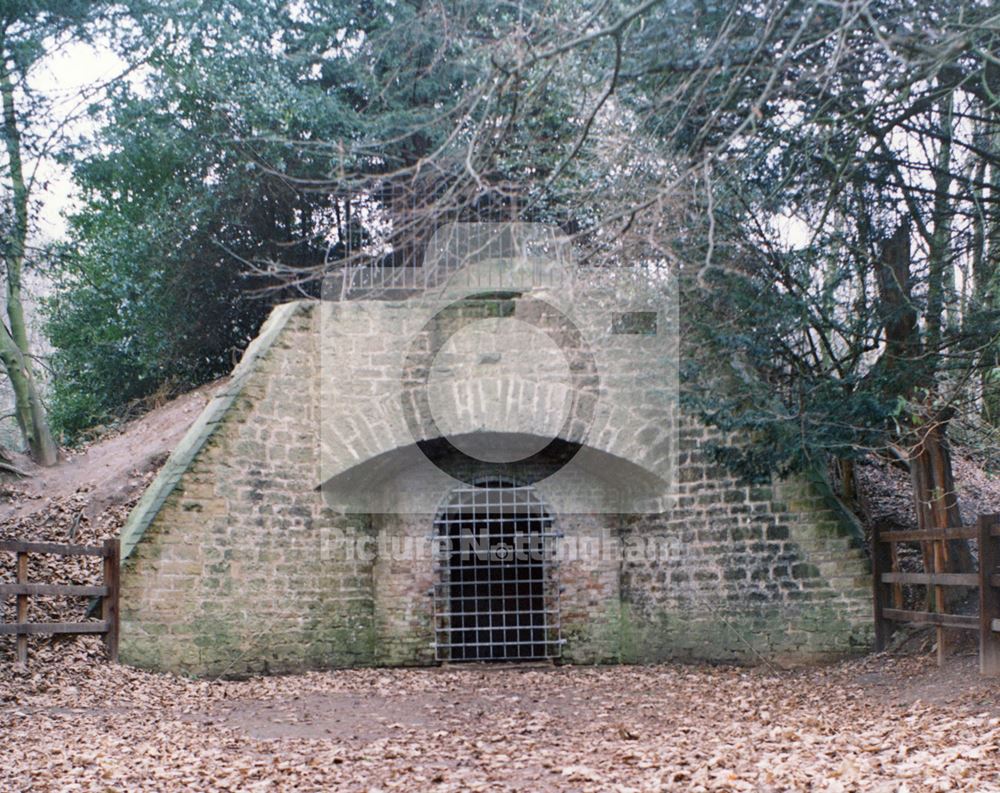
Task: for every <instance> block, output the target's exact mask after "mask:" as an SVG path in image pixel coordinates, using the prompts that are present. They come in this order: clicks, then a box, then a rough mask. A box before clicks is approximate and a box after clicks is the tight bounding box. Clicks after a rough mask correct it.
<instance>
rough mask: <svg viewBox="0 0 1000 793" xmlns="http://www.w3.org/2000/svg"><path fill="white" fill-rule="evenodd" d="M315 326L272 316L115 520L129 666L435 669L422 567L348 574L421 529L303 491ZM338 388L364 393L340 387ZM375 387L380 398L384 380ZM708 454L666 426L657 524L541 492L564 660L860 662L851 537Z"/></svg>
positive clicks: (416, 537) (833, 515) (858, 567)
mask: <svg viewBox="0 0 1000 793" xmlns="http://www.w3.org/2000/svg"><path fill="white" fill-rule="evenodd" d="M352 311H353V309H352ZM381 311H382V310H378V311H374V310H373V311H367V312H362V313H363V314H366V317H367V318H366V322H365V324H364V325H363V331H364V333H365V334H368V335H369V336H371V337H373V338H378V337H380V336H381V337H385V336H388V335H390V334H391V332H393V331H394V330H395V328H396V327H397V326H398V323H399V321H400V320H399V319H398V317H400V316H401V314H400V312H403V313H404V314H405V310H404V309H403V307H402V306H398V305H397V306H395V307H394V308H393V309H391V310H389V309H385V312H386V316H393V317H394V319H393V322H394V323H395V324H393V326H392V328H391V329H385V328H382V329H381V330H380V329H379V327H377V324H378V323H377V322H375V316H376V315H379V314H380V312H381ZM369 315H370V316H369ZM368 320H370V321H371V323H370V324H369V322H368ZM323 326H324V325H323V322H321V321H320V308H319V307H318V306H315V305H313V304H308V303H298V304H293V305H291V306H285V307H281V308H279V309H277V310H276V312H275V315H274V318H273V319H272V320H271V321H270V322H269V324H268V326H266V328H265V331H264V333H263V335H262V340H261V342H260V343H258V344H257V345H256V346H255V347H253V348H252V349H251V350H248V352H247V355H246V356H245V358H244V361H243V362H242V363H241V365H240V367H239V368H238V369H237V371H236V372H235V373H234V377H233V381H232V383H230V385H229V386H227V387H226V388H225V389H224V390H223V393H222V395H221V397H220V398H219V400H217V401H216V402H215V403H213V405H210V407H209V408H208V409H207V410H206V413H205V415H204V416H203V417H202V418H201V419H199V422H198V423H197V424H196V426H195V427H194V428H193V429H192V431H191V433H190V434H189V436H188V437H187V438H185V441H184V442H183V443H182V444H181V446H180V447H179V448H178V449H177V450H176V451H175V453H174V455H172V457H171V460H170V461H169V462H168V463H167V465H166V466H165V467H164V470H163V471H162V472H161V474H160V476H159V477H158V478H157V480H156V482H155V483H154V485H153V486H152V487H151V488H150V491H149V492H148V493H147V494H146V496H144V498H143V500H142V502H141V503H140V506H139V507H138V508H137V510H136V512H135V513H134V514H133V516H132V518H130V521H129V524H128V526H127V527H126V530H125V532H124V533H123V547H124V548H125V550H126V552H127V553H128V555H127V558H126V561H125V563H124V565H123V590H122V607H123V608H122V620H123V624H122V647H121V655H122V658H123V660H125V661H126V662H129V663H133V664H136V665H140V666H147V667H152V668H158V669H169V670H173V671H178V672H183V673H191V674H212V675H217V674H229V675H238V674H246V673H252V672H259V671H271V672H281V671H291V670H298V669H306V668H329V667H336V666H345V665H368V664H420V663H428V662H430V661H432V660H433V651H432V648H431V643H432V641H433V621H432V600H431V597H430V594H429V589H430V587H431V585H432V584H433V581H434V573H433V570H432V562H431V560H430V557H429V555H426V554H425V556H424V557H423V560H420V557H419V555H418V558H417V560H415V561H411V560H407V559H393V558H390V557H388V556H386V555H382V556H378V555H377V554H374V553H368V554H365V553H358V551H359V550H362V549H364V550H368V551H373V550H374V549H376V548H377V547H378V545H379V544H380V543H381V545H382V546H383V547H387V546H386V543H387V542H389V543H390V545H389V546H388V547H391V539H392V538H395V540H396V542H397V543H399V542H404V541H410V542H412V543H414V544H415V545H417V546H419V545H420V544H421V543H424V542H426V538H427V536H428V535H430V534H431V533H432V525H431V522H432V520H433V514H432V513H428V514H409V515H405V516H397V517H392V516H388V515H384V514H376V515H371V516H367V515H362V516H352V517H346V516H344V515H341V514H338V513H336V512H334V511H333V510H332V509H331V508H330V507H329V506H327V502H326V501H325V500H324V497H323V495H321V493H320V492H319V491H317V490H316V485H317V483H319V482H321V481H323V479H324V476H323V466H322V465H321V462H320V459H319V456H320V455H319V444H320V438H319V437H318V431H317V426H318V423H319V417H318V414H319V412H320V411H321V410H322V409H323V408H325V409H327V410H331V409H336V405H335V404H333V405H331V404H330V403H329V402H327V403H325V404H324V401H323V394H322V393H321V388H320V377H321V373H322V370H323V367H322V364H321V355H320V353H319V350H318V345H319V341H318V339H319V335H320V332H321V330H322V328H323ZM366 345H367V342H366V344H364V345H361V346H360V347H359V348H358V352H359V353H363V356H362V358H361V359H360V360H362V361H363V363H364V364H365V366H367V367H369V368H370V367H371V366H372V365H374V363H375V361H376V360H381V359H379V358H378V356H379V355H383V356H388V352H386V351H381V352H380V350H382V348H377V349H375V348H373V347H371V346H366ZM373 350H374V351H373ZM364 356H367V357H364ZM613 359H614V356H610V358H609V359H607V360H613ZM383 363H384V366H383V368H384V367H385V366H389V363H388V358H387V357H386V360H385V362H383ZM626 363H627V360H626ZM359 365H360V364H359ZM612 365H613V364H611V363H608V362H607V361H606V362H605V363H604V364H603V366H604V368H605V370H607V369H608V368H609V367H610V366H612ZM629 366H631V364H629ZM328 371H329V370H328ZM605 374H606V375H609V376H608V377H606V378H605V379H606V382H609V383H613V382H616V379H617V380H618V381H621V382H623V383H626V382H627V380H628V377H627V374H628V372H626V371H622V372H605ZM342 377H344V379H345V387H346V386H348V385H349V386H350V388H351V389H353V390H354V391H356V392H358V393H361V392H362V391H363V390H364V389H363V387H362V386H363V383H358V382H354V380H355V379H356V378H354V376H352V375H351V374H350V372H343V373H342ZM358 377H360V375H358ZM378 377H379V378H382V379H387V380H391V378H388V376H387V375H386V372H385V371H382V369H380V370H379V372H378ZM619 401H620V402H623V404H622V405H621V411H620V415H621V416H627V410H628V405H627V404H624V402H625V400H619ZM348 404H349V405H350V406H351V407H352V409H353V408H356V407H357V405H356V404H354V403H353V401H350V400H349V401H348ZM348 412H349V411H348ZM352 415H356V414H352ZM623 421H626V424H625V425H624V426H621V427H615V428H613V429H614V433H613V435H608V436H607V438H606V441H605V446H606V448H607V449H609V450H614V449H618V450H624V449H627V448H631V447H632V446H635V445H636V444H640V445H641V443H642V439H641V438H640V437H639V434H640V433H641V432H642V430H643V428H644V427H645V426H646V423H647V419H646V417H645V416H643V415H640V414H637V415H636V417H635V421H636V422H637V423H635V424H633V425H628V424H627V420H626V419H623ZM608 431H609V432H610V431H611V425H610V424H608ZM712 437H713V436H712V434H711V432H710V431H708V430H706V429H705V428H704V427H700V426H697V425H696V424H694V423H693V422H691V421H685V422H684V424H683V427H682V429H681V430H680V432H679V435H678V441H679V444H678V446H677V447H674V448H677V452H676V455H677V456H676V460H674V461H671V463H670V465H669V466H668V467H673V466H674V465H675V464H676V468H675V470H676V471H677V474H678V493H677V500H676V504H675V506H674V507H673V508H672V509H671V510H670V511H668V512H666V513H664V514H659V515H648V516H643V517H632V518H628V517H619V516H617V515H613V514H612V515H595V514H589V515H585V516H580V515H578V514H574V510H573V509H572V506H573V503H574V495H573V494H574V493H577V494H579V495H580V496H581V497H582V496H583V495H584V494H593V493H594V492H598V491H600V489H601V488H602V487H606V486H607V485H606V483H602V482H600V481H598V479H597V478H596V477H597V476H599V474H600V470H601V467H602V465H601V460H602V458H600V457H598V458H597V464H596V465H595V466H594V467H593V469H592V470H591V469H587V470H583V469H581V470H578V471H576V472H575V474H574V476H575V477H576V478H575V479H574V478H572V477H569V478H566V479H565V480H564V481H562V482H560V483H557V485H558V488H557V490H553V491H552V492H547V491H546V487H547V486H548V485H547V483H545V482H540V483H539V485H538V490H539V496H540V497H541V498H542V500H543V501H545V503H547V504H549V505H552V507H553V516H554V518H555V525H556V527H557V528H558V529H560V530H561V531H562V532H563V533H564V534H565V538H564V540H561V541H560V542H561V543H562V544H563V548H569V549H570V550H571V551H573V553H572V554H571V556H570V557H569V558H567V559H566V560H565V562H564V563H563V565H562V566H561V569H560V570H559V573H558V575H559V577H560V583H561V585H562V587H563V594H562V599H561V600H562V625H563V635H564V636H565V638H566V640H567V643H566V646H565V650H564V655H565V657H566V659H567V660H570V661H573V662H577V663H595V662H609V661H638V662H651V661H658V660H663V659H668V658H708V659H713V660H737V661H746V662H758V661H760V660H761V659H764V658H766V659H777V660H779V661H788V662H799V661H811V660H816V659H820V658H824V657H827V656H834V655H842V654H844V653H847V652H852V651H855V650H860V649H862V648H864V647H866V646H867V645H868V642H869V638H870V637H869V632H870V627H869V626H870V595H869V582H868V577H867V566H866V561H865V558H864V554H863V552H862V551H861V549H860V546H859V543H858V540H857V537H856V535H855V534H853V533H852V527H851V525H850V521H849V520H847V518H846V516H845V515H843V514H841V513H839V512H838V511H837V509H835V508H834V506H833V504H832V502H831V500H830V498H829V494H828V493H826V492H824V488H823V486H822V484H821V483H810V482H806V481H797V482H791V483H783V484H780V485H775V486H767V487H751V486H746V485H742V484H739V483H737V482H736V481H734V480H733V478H732V477H730V476H729V475H728V474H727V473H726V472H725V471H724V470H721V469H719V468H718V467H716V466H714V465H713V464H712V461H711V459H710V457H709V453H708V446H709V444H710V442H711V439H712ZM653 440H654V441H655V440H656V438H653ZM391 443H392V444H396V443H397V441H396V440H392V441H391ZM672 445H673V444H672V442H671V446H672ZM393 448H395V446H393ZM375 451H377V450H375ZM385 451H386V452H391V451H392V448H390V449H386V450H385ZM595 454H596V452H595ZM600 454H605V455H606V454H608V452H607V451H603V452H600ZM383 456H384V455H383ZM609 459H610V458H609ZM383 462H384V461H383ZM630 464H631V463H630ZM378 470H379V471H381V472H382V473H385V472H386V471H392V470H394V469H392V467H391V466H388V467H387V466H385V465H383V464H382V463H380V467H379V468H378ZM426 475H427V473H426V471H425V472H422V473H421V472H414V471H410V470H406V471H402V472H400V471H398V470H397V471H396V473H394V474H393V476H394V477H395V478H392V479H390V480H388V481H387V484H386V488H387V491H388V492H392V491H400V492H426V493H427V498H426V500H427V503H428V504H439V503H441V502H442V500H443V499H444V498H445V496H446V495H447V490H446V489H444V490H442V489H440V488H441V484H440V481H439V480H435V479H433V477H432V478H430V479H428V480H427V481H426V482H424V481H422V480H421V479H420V478H421V477H423V476H426ZM588 476H592V477H594V478H593V479H592V480H591V479H588ZM408 478H409V479H408ZM410 480H412V481H410ZM358 481H359V482H361V483H362V485H363V484H364V481H365V480H364V478H363V477H362V478H361V479H359V480H358ZM435 482H436V484H435ZM559 488H561V489H559ZM431 491H433V492H431ZM557 491H558V492H557ZM584 500H585V499H584ZM344 540H346V542H345V541H344ZM570 546H573V547H570ZM643 549H645V551H646V552H645V553H640V551H641V550H643ZM653 549H655V552H654V551H653ZM651 555H652V558H651Z"/></svg>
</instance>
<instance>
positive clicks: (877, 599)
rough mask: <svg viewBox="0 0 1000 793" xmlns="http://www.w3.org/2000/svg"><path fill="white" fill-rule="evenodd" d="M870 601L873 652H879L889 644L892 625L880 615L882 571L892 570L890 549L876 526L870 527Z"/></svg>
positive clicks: (882, 603)
mask: <svg viewBox="0 0 1000 793" xmlns="http://www.w3.org/2000/svg"><path fill="white" fill-rule="evenodd" d="M871 543H872V546H871V551H872V598H873V600H872V603H873V616H874V618H875V652H877V653H880V652H882V651H883V650H885V648H886V647H887V646H888V644H889V637H890V636H891V635H892V630H893V625H892V623H891V622H890V621H889V620H887V619H885V617H884V616H883V615H882V609H883V608H884V607H885V603H884V602H883V601H884V595H885V586H884V585H883V583H882V573H886V572H891V571H892V556H891V549H890V548H889V546H888V544H887V543H884V542H882V541H881V540H880V539H879V534H878V528H877V527H872V539H871Z"/></svg>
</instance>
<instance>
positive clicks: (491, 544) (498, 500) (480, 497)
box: [434, 478, 561, 661]
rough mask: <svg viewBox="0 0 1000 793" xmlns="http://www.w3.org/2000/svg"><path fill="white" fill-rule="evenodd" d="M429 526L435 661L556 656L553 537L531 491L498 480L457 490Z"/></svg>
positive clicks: (548, 520) (544, 511)
mask: <svg viewBox="0 0 1000 793" xmlns="http://www.w3.org/2000/svg"><path fill="white" fill-rule="evenodd" d="M434 529H435V535H436V539H437V549H438V558H437V572H438V578H437V581H436V583H435V586H434V617H435V620H434V622H435V626H434V628H435V641H434V647H435V653H436V657H437V659H438V660H439V661H529V660H541V659H546V658H555V657H558V655H559V650H560V646H561V640H560V636H559V587H558V584H557V583H556V576H555V539H556V536H557V533H556V532H555V531H554V529H553V519H552V516H551V514H550V512H549V510H548V509H547V508H546V506H545V504H543V503H542V501H541V500H540V499H539V498H538V495H537V494H536V492H535V490H534V488H533V487H531V486H526V485H519V484H517V483H516V482H514V481H513V480H506V479H497V478H494V479H488V480H484V481H482V482H476V483H475V484H474V485H468V486H461V487H458V488H456V489H455V490H453V491H452V492H451V494H450V495H449V497H448V499H447V501H446V503H445V504H444V506H443V507H442V508H441V509H440V510H439V511H438V514H437V517H436V518H435V519H434Z"/></svg>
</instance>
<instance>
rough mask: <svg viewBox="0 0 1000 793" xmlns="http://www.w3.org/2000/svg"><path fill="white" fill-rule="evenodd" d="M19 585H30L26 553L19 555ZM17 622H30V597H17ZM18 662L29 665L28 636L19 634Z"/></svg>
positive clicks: (22, 552) (20, 552)
mask: <svg viewBox="0 0 1000 793" xmlns="http://www.w3.org/2000/svg"><path fill="white" fill-rule="evenodd" d="M17 583H19V584H27V583H28V554H27V552H25V551H18V553H17ZM17 621H18V624H19V625H20V624H23V623H25V622H27V621H28V596H27V595H18V596H17ZM17 660H18V663H22V664H26V663H28V634H26V633H19V634H17Z"/></svg>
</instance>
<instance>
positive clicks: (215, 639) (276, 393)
mask: <svg viewBox="0 0 1000 793" xmlns="http://www.w3.org/2000/svg"><path fill="white" fill-rule="evenodd" d="M283 308H284V309H285V310H284V313H283V314H282V313H278V314H277V315H276V316H275V317H272V320H271V324H270V327H268V328H265V331H264V334H263V336H264V339H263V342H264V343H261V340H259V341H258V344H257V346H256V347H255V348H252V349H251V350H248V352H247V356H246V357H245V358H244V361H243V363H242V364H241V368H240V369H238V370H237V371H236V372H235V373H234V376H233V382H232V383H230V384H229V385H228V386H227V387H226V389H224V391H223V393H222V394H220V395H219V396H217V397H216V400H215V402H214V404H212V405H210V406H209V408H207V413H208V420H206V421H201V422H199V423H198V424H197V425H196V426H195V427H193V428H192V431H191V433H189V435H188V436H187V437H186V438H185V440H184V442H183V443H182V445H181V447H180V448H179V449H178V450H176V451H175V453H174V456H173V458H172V463H168V465H167V466H166V470H165V471H164V472H162V473H161V475H160V478H159V479H158V481H157V483H156V484H154V486H153V488H152V489H151V491H150V493H147V495H146V498H144V502H145V503H141V504H140V506H139V508H137V511H136V512H135V513H134V514H133V516H132V518H131V519H130V521H129V524H128V525H127V526H126V528H125V530H124V532H123V545H124V551H125V552H126V553H128V556H127V558H126V559H125V561H124V563H123V570H122V596H121V597H122V636H121V657H122V659H123V660H124V661H125V662H127V663H132V664H135V665H138V666H145V667H152V668H158V669H170V670H173V671H177V672H184V673H196V674H212V675H216V674H243V673H248V672H282V671H289V670H293V669H301V668H309V667H327V666H340V665H355V664H366V663H371V662H372V660H373V655H372V652H373V645H372V589H371V582H372V577H371V570H370V563H366V562H364V561H359V560H357V559H355V558H351V556H350V555H349V554H347V553H346V552H345V550H344V549H345V545H344V544H342V543H336V542H333V541H332V538H333V537H334V536H335V535H334V532H335V531H338V530H339V531H343V532H347V533H351V534H353V533H355V532H363V531H365V525H364V521H362V520H358V519H355V520H351V519H347V518H344V517H342V516H338V515H335V514H332V513H331V512H330V511H329V510H328V509H327V508H326V507H325V505H324V503H323V500H322V498H321V496H320V494H319V493H318V492H317V491H316V490H315V489H314V485H315V483H316V482H317V481H318V465H319V461H318V456H317V446H316V430H315V421H316V417H315V411H316V393H315V389H316V380H317V378H316V376H315V367H316V350H315V345H316V335H315V333H314V326H313V313H314V311H313V307H312V306H311V305H309V304H294V305H293V306H292V307H291V308H289V307H287V306H286V307H283ZM279 312H280V309H279ZM213 419H214V420H213ZM186 458H190V459H189V460H188V461H187V464H186V465H185V464H184V461H185V459H186ZM178 461H180V462H178ZM176 468H179V469H180V470H179V471H175V470H174V469H176ZM174 473H176V476H174ZM171 479H173V480H174V481H173V482H172V483H171V481H170V480H171ZM164 482H166V483H167V484H169V485H170V486H169V487H167V485H165V484H164ZM163 490H167V491H168V492H166V493H164V492H162V491H163ZM161 497H162V502H161V503H160V504H159V505H157V504H156V501H157V500H158V499H160V498H161ZM338 555H339V557H338Z"/></svg>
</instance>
